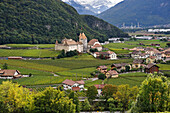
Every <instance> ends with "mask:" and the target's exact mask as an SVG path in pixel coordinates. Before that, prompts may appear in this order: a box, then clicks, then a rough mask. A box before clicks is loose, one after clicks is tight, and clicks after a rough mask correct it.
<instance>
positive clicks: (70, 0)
mask: <svg viewBox="0 0 170 113" xmlns="http://www.w3.org/2000/svg"><path fill="white" fill-rule="evenodd" d="M62 1H63V2H66V3H67V4H69V5H71V6H73V7H74V8H75V9H76V10H77V11H78V13H79V14H89V15H96V14H99V13H101V12H103V11H106V10H107V9H109V8H111V7H113V6H115V5H116V4H117V3H119V2H121V1H123V0H62Z"/></svg>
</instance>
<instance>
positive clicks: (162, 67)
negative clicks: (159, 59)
mask: <svg viewBox="0 0 170 113" xmlns="http://www.w3.org/2000/svg"><path fill="white" fill-rule="evenodd" d="M157 65H158V66H159V67H160V68H159V70H170V64H157Z"/></svg>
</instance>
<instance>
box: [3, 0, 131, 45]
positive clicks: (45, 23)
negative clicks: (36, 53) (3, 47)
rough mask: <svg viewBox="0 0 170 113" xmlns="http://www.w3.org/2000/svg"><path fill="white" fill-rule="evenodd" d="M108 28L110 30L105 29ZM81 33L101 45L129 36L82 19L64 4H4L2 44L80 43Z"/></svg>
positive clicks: (15, 0) (7, 0) (20, 0)
mask: <svg viewBox="0 0 170 113" xmlns="http://www.w3.org/2000/svg"><path fill="white" fill-rule="evenodd" d="M89 20H90V21H89ZM89 22H90V23H91V24H92V25H94V26H93V27H91V26H90V24H89ZM105 25H106V26H110V27H109V28H105ZM81 29H82V30H81ZM80 32H85V34H86V36H87V37H88V38H89V40H90V39H92V38H98V39H99V40H100V41H104V40H107V39H108V38H109V37H117V36H118V37H125V36H128V35H127V34H125V33H123V32H122V31H121V30H119V29H118V28H116V27H114V26H112V25H111V24H108V23H107V22H105V21H103V20H101V19H98V18H96V17H93V16H80V15H79V14H78V13H77V11H76V10H75V9H74V8H73V7H71V6H69V5H67V4H66V3H64V2H61V1H60V0H1V1H0V44H6V43H33V44H36V43H55V40H56V39H57V40H58V41H61V40H62V39H63V38H64V37H67V38H72V39H75V40H77V39H78V37H77V36H78V35H79V33H80Z"/></svg>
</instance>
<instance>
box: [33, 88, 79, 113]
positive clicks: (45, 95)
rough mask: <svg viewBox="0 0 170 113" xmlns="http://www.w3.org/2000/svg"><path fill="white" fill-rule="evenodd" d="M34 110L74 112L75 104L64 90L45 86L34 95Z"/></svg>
mask: <svg viewBox="0 0 170 113" xmlns="http://www.w3.org/2000/svg"><path fill="white" fill-rule="evenodd" d="M35 100H36V101H35V106H36V108H35V112H41V113H46V112H54V113H75V111H76V105H75V104H74V103H73V101H72V99H69V97H67V96H66V95H65V92H63V91H60V90H56V89H54V88H52V87H48V88H46V89H45V90H44V91H42V92H39V93H37V94H36V96H35Z"/></svg>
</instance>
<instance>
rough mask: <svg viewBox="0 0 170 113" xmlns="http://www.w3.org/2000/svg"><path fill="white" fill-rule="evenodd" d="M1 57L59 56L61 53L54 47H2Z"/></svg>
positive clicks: (0, 50)
mask: <svg viewBox="0 0 170 113" xmlns="http://www.w3.org/2000/svg"><path fill="white" fill-rule="evenodd" d="M0 53H1V54H0V57H8V56H21V57H57V56H58V54H59V53H60V52H59V51H55V50H52V49H16V50H15V49H12V50H10V49H0Z"/></svg>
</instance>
